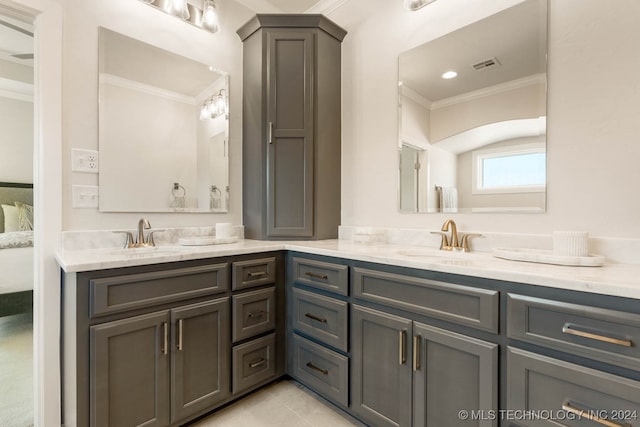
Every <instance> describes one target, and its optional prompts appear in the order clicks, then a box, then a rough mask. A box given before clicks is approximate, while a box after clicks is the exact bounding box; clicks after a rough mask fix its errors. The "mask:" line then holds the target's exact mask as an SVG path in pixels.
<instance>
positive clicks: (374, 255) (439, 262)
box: [57, 240, 640, 299]
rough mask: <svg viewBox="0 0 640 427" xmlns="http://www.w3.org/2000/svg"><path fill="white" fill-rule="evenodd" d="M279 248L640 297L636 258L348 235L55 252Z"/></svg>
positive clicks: (159, 253) (100, 261)
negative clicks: (516, 256) (518, 257)
mask: <svg viewBox="0 0 640 427" xmlns="http://www.w3.org/2000/svg"><path fill="white" fill-rule="evenodd" d="M278 250H289V251H297V252H303V253H308V254H316V255H325V256H331V257H338V258H346V259H352V260H357V261H366V262H373V263H379V264H386V265H395V266H400V267H410V268H417V269H422V270H431V271H438V272H443V273H451V274H460V275H466V276H474V277H483V278H488V279H495V280H505V281H511V282H518V283H525V284H530V285H540V286H546V287H553V288H561V289H570V290H577V291H584V292H592V293H597V294H603V295H612V296H620V297H627V298H635V299H640V265H638V264H613V263H606V264H605V265H604V266H602V267H569V266H557V265H547V264H537V263H529V262H519V261H509V260H504V259H499V258H496V257H494V256H493V255H492V254H491V253H487V252H472V253H451V252H445V251H439V250H437V248H429V247H424V246H407V245H393V244H376V245H365V244H359V243H354V242H353V241H350V240H320V241H295V242H289V241H287V242H274V241H257V240H240V241H238V242H236V243H231V244H224V245H214V246H157V247H155V248H142V249H141V250H137V249H119V248H110V249H89V250H66V251H60V252H59V253H58V254H57V260H58V263H59V264H60V266H61V267H62V269H63V270H64V271H65V272H67V273H75V272H81V271H91V270H103V269H109V268H119V267H130V266H136V265H149V264H158V263H165V262H175V261H185V260H193V259H202V258H211V257H220V256H232V255H242V254H251V253H260V252H270V251H278Z"/></svg>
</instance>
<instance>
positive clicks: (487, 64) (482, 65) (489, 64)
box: [473, 57, 500, 71]
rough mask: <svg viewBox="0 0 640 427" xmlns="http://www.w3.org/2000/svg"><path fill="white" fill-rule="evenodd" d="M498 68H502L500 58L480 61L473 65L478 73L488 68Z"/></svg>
mask: <svg viewBox="0 0 640 427" xmlns="http://www.w3.org/2000/svg"><path fill="white" fill-rule="evenodd" d="M498 66H500V61H498V58H495V57H494V58H489V59H485V60H483V61H479V62H476V63H475V64H473V68H475V69H476V71H480V70H486V69H487V68H494V67H498Z"/></svg>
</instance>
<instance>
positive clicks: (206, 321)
mask: <svg viewBox="0 0 640 427" xmlns="http://www.w3.org/2000/svg"><path fill="white" fill-rule="evenodd" d="M171 325H172V334H171V344H172V353H173V358H172V363H171V385H172V388H171V421H172V422H176V421H177V420H180V419H183V418H185V417H187V416H189V415H193V414H195V413H197V412H199V411H201V410H203V409H206V408H207V407H210V406H212V405H213V404H215V403H216V402H218V401H220V400H222V399H224V398H226V397H227V396H229V395H230V393H231V392H230V386H229V376H230V365H229V351H230V344H229V299H228V298H220V299H217V300H214V301H207V302H204V303H198V304H192V305H188V306H185V307H180V308H177V309H173V310H171Z"/></svg>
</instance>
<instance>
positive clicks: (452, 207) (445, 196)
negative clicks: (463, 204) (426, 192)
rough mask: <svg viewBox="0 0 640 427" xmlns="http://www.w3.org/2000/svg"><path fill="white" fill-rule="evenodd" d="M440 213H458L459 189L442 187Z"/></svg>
mask: <svg viewBox="0 0 640 427" xmlns="http://www.w3.org/2000/svg"><path fill="white" fill-rule="evenodd" d="M439 197H440V212H458V189H456V187H440V196H439Z"/></svg>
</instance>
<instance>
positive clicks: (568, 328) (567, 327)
mask: <svg viewBox="0 0 640 427" xmlns="http://www.w3.org/2000/svg"><path fill="white" fill-rule="evenodd" d="M562 332H563V333H565V334H569V335H575V336H578V337H583V338H589V339H592V340H596V341H602V342H606V343H609V344H616V345H621V346H624V347H631V346H632V345H633V343H632V342H631V340H630V339H626V340H623V339H619V338H613V337H607V336H604V335H598V334H594V333H591V332H586V331H581V330H579V329H576V328H575V326H574V325H572V324H570V323H565V324H564V326H563V327H562Z"/></svg>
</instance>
